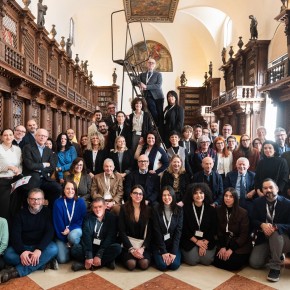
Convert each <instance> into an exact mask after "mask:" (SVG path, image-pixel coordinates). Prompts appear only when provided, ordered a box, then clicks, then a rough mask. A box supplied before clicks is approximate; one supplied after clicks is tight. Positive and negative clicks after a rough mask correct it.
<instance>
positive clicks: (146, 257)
mask: <svg viewBox="0 0 290 290" xmlns="http://www.w3.org/2000/svg"><path fill="white" fill-rule="evenodd" d="M144 194H145V192H144V189H143V187H142V186H141V185H135V186H133V187H132V190H131V193H130V196H129V199H128V201H127V202H126V203H125V204H124V205H122V207H121V211H120V215H119V235H120V238H121V242H122V244H123V250H122V260H123V263H124V265H125V267H126V268H127V269H128V270H131V271H132V270H134V269H135V268H136V267H139V268H140V269H142V270H146V269H147V268H148V267H149V264H150V256H151V255H150V251H149V246H150V241H151V224H150V208H149V206H147V205H146V204H145V198H144Z"/></svg>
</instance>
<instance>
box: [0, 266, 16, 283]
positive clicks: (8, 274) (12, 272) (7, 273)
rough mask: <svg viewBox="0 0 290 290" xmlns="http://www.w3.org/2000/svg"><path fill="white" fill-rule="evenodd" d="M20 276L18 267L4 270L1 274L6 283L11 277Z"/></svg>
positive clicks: (2, 280)
mask: <svg viewBox="0 0 290 290" xmlns="http://www.w3.org/2000/svg"><path fill="white" fill-rule="evenodd" d="M17 277H19V273H18V272H17V270H16V268H14V267H13V268H11V269H9V270H4V271H3V272H2V276H1V283H5V282H7V281H9V280H10V279H13V278H17Z"/></svg>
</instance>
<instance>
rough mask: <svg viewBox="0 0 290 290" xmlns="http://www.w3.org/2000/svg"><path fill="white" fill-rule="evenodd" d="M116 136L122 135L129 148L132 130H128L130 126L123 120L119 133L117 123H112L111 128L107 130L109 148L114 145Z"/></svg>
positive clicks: (112, 147)
mask: <svg viewBox="0 0 290 290" xmlns="http://www.w3.org/2000/svg"><path fill="white" fill-rule="evenodd" d="M117 136H123V137H124V138H125V140H126V146H127V147H128V148H131V145H132V131H131V130H130V126H129V125H128V124H127V123H126V122H125V123H124V125H123V130H122V131H121V133H120V135H118V125H117V124H114V125H113V126H112V128H111V129H110V130H109V143H108V144H109V149H114V147H115V139H116V137H117Z"/></svg>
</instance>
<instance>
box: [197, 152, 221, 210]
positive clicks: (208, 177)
mask: <svg viewBox="0 0 290 290" xmlns="http://www.w3.org/2000/svg"><path fill="white" fill-rule="evenodd" d="M213 165H214V163H213V159H212V158H211V157H205V158H203V159H202V164H201V166H202V168H203V170H202V171H199V172H197V173H195V174H194V175H193V182H204V183H206V184H207V185H208V186H209V188H210V189H211V191H212V196H213V201H214V203H213V206H217V205H220V204H221V201H222V196H223V180H222V178H221V176H220V175H219V174H218V173H217V172H215V171H212V169H213Z"/></svg>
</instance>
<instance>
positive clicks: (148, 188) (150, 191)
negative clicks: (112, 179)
mask: <svg viewBox="0 0 290 290" xmlns="http://www.w3.org/2000/svg"><path fill="white" fill-rule="evenodd" d="M142 175H143V174H142ZM142 175H141V174H140V173H139V170H135V171H132V172H131V173H130V174H128V175H127V176H126V178H125V186H124V188H125V190H124V200H125V201H126V200H128V198H129V195H130V193H131V189H132V187H133V186H134V185H136V184H142V182H141V179H142V178H146V182H145V187H144V190H145V199H146V200H148V201H149V204H153V203H156V202H157V201H158V197H159V192H160V178H159V176H158V175H157V174H150V173H148V172H147V173H146V177H145V176H142Z"/></svg>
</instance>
